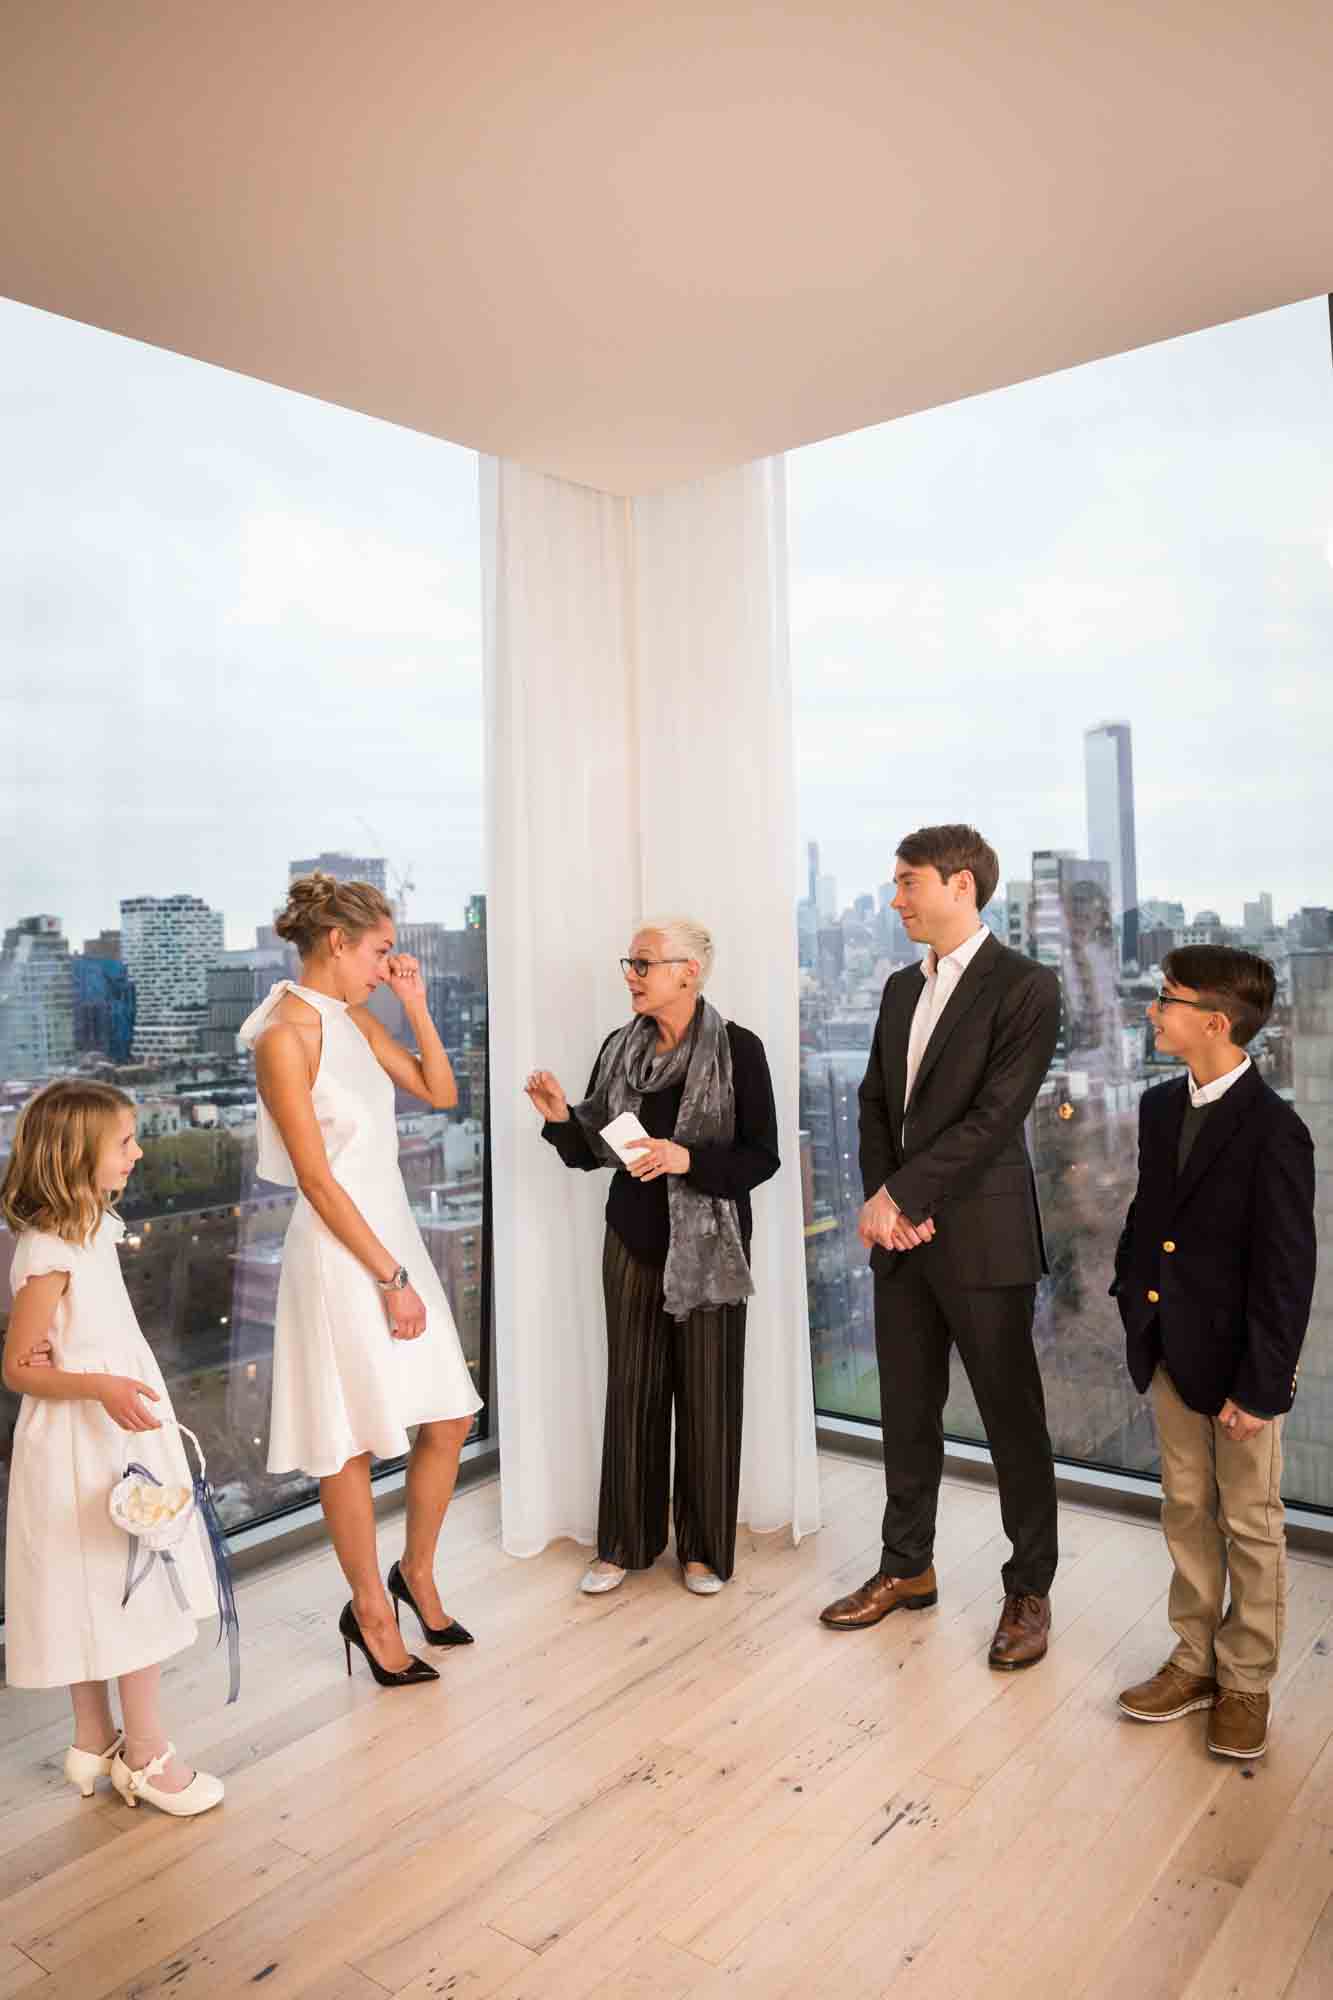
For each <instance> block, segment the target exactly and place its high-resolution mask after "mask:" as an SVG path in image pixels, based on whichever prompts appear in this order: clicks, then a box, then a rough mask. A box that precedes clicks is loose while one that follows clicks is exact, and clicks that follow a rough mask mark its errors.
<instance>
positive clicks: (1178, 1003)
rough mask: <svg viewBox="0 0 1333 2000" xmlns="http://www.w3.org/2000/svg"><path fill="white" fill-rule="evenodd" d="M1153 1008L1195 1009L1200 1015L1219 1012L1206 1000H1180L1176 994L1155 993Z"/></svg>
mask: <svg viewBox="0 0 1333 2000" xmlns="http://www.w3.org/2000/svg"><path fill="white" fill-rule="evenodd" d="M1153 1005H1154V1007H1197V1008H1198V1010H1199V1012H1200V1013H1201V1014H1216V1013H1218V1012H1219V1011H1220V1010H1219V1009H1218V1008H1216V1007H1214V1006H1213V1005H1212V1004H1211V1002H1210V1001H1207V1000H1182V999H1181V997H1180V995H1179V994H1178V993H1155V994H1154V995H1153Z"/></svg>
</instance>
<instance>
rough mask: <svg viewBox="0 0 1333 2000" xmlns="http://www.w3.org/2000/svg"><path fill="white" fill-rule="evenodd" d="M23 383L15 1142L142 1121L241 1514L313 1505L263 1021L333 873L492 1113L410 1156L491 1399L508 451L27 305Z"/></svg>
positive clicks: (10, 963) (152, 1188)
mask: <svg viewBox="0 0 1333 2000" xmlns="http://www.w3.org/2000/svg"><path fill="white" fill-rule="evenodd" d="M0 364H2V365H0V435H3V437H4V439H5V452H4V468H3V472H2V473H0V651H2V652H3V657H4V712H3V713H4V720H3V760H4V761H3V789H2V791H0V829H2V834H3V850H2V851H3V859H2V860H0V1155H3V1154H7V1152H8V1149H9V1144H10V1140H11V1138H12V1134H13V1128H14V1122H15V1119H16V1117H17V1115H18V1113H19V1111H20V1109H21V1108H22V1105H23V1103H24V1102H25V1100H26V1099H27V1098H28V1097H29V1096H30V1095H31V1094H32V1092H33V1091H34V1090H35V1089H36V1088H37V1087H38V1086H39V1085H40V1084H41V1083H42V1082H44V1081H45V1080H46V1079H47V1078H49V1077H51V1076H55V1075H62V1074H67V1073H71V1072H80V1073H85V1074H88V1075H93V1076H99V1077H105V1078H106V1079H108V1080H110V1081H113V1082H115V1083H117V1084H119V1085H120V1086H121V1087H122V1088H124V1089H125V1090H127V1091H128V1092H129V1093H130V1094H131V1095H132V1096H133V1097H134V1099H135V1100H136V1102H137V1104H138V1107H139V1123H140V1137H141V1142H142V1144H143V1148H144V1155H145V1157H144V1160H143V1162H142V1165H141V1166H140V1167H139V1169H138V1170H137V1172H136V1174H135V1176H134V1178H133V1180H132V1181H131V1183H130V1186H129V1189H128V1191H127V1194H126V1196H125V1199H124V1201H123V1203H122V1212H123V1214H124V1216H125V1218H126V1220H127V1222H128V1224H129V1233H128V1235H127V1238H126V1241H125V1244H124V1246H123V1249H122V1253H121V1255H122V1259H123V1266H124V1271H125V1276H126V1279H127V1282H128V1285H129V1289H130V1293H131V1296H132V1298H133V1300H134V1303H135V1306H136V1308H137V1310H138V1314H139V1318H140V1321H141V1323H142V1325H143V1328H144V1331H145V1333H146V1334H147V1336H148V1338H149V1340H150V1341H151V1342H152V1344H153V1346H154V1348H155V1350H156V1352H157V1354H158V1357H159V1359H160V1361H161V1363H162V1366H163V1369H164V1372H165V1374H166V1376H167V1380H168V1384H169V1386H170V1390H171V1394H172V1397H173V1399H174V1402H175V1407H176V1411H177V1414H178V1415H179V1417H180V1418H181V1419H182V1420H183V1421H184V1422H185V1423H187V1424H189V1425H191V1426H192V1427H193V1428H194V1429H195V1430H197V1431H198V1433H199V1434H200V1436H201V1438H202V1439H203V1441H204V1444H205V1448H206V1450H207V1452H208V1457H209V1467H210V1472H211V1474H212V1477H213V1480H214V1483H215V1486H216V1487H217V1490H218V1495H219V1500H220V1504H221V1511H222V1514H223V1517H224V1519H225V1520H226V1521H227V1522H228V1523H229V1524H232V1525H242V1524H245V1523H247V1522H251V1521H254V1520H256V1519H258V1518H261V1517H263V1516H264V1515H266V1514H271V1513H274V1512H275V1511H278V1510H280V1509H283V1508H285V1507H289V1506H292V1505H294V1504H298V1503H300V1502H301V1501H303V1500H305V1499H307V1498H308V1497H309V1488H308V1487H307V1485H306V1483H305V1482H304V1481H303V1480H302V1479H301V1478H300V1477H299V1476H298V1477H286V1478H274V1477H272V1476H271V1475H270V1474H269V1473H268V1472H267V1471H266V1470H265V1455H266V1452H265V1447H266V1441H267V1439H266V1433H267V1426H268V1397H269V1385H270V1377H271V1359H272V1334H273V1313H274V1304H275V1298H276V1290H277V1279H278V1267H279V1259H280V1252H281V1245H282V1238H283V1233H284V1230H285V1228H286V1224H287V1220H288V1217H289V1215H290V1213H291V1208H292V1202H293V1196H292V1194H291V1192H290V1191H288V1190H284V1189H281V1188H277V1187H273V1186H270V1185H268V1184H267V1183H264V1182H262V1181H259V1180H257V1179H256V1176H255V1171H254V1167H255V1085H254V1071H253V1065H252V1063H251V1062H250V1060H249V1059H248V1058H247V1057H246V1056H245V1055H244V1054H242V1053H241V1052H239V1051H238V1047H237V1042H236V1029H237V1027H238V1025H239V1024H240V1022H241V1021H242V1020H243V1019H244V1018H245V1016H246V1015H247V1014H248V1013H249V1012H250V1011H251V1009H252V1008H253V1007H254V1006H255V1005H256V1004H257V1002H258V1001H259V1000H260V999H262V998H263V997H264V995H265V994H266V993H267V992H268V991H269V989H270V988H271V987H272V985H273V984H274V982H275V981H277V980H279V979H282V978H285V977H288V976H289V975H290V974H291V973H292V971H293V970H294V966H293V962H292V960H291V958H290V955H289V953H288V951H287V949H286V948H285V947H284V946H283V944H282V943H281V941H280V940H279V939H278V938H277V937H276V935H275V934H274V932H273V929H272V924H273V916H274V912H275V910H276V909H277V908H278V907H279V906H280V905H281V903H282V902H283V900H284V898H285V892H286V885H287V882H288V880H289V878H290V876H291V875H292V874H293V873H295V872H298V871H302V870H305V869H306V868H308V867H310V866H318V867H322V868H325V869H327V870H329V871H330V872H332V873H334V874H340V875H343V876H348V877H360V878H368V879H370V880H372V881H374V882H375V883H376V884H377V885H378V886H380V887H381V888H382V889H383V890H384V891H385V893H386V894H387V895H388V896H389V897H390V898H391V899H392V901H393V903H394V905H395V908H396V911H397V917H398V934H399V944H400V948H401V949H403V950H406V951H410V952H412V953H414V954H415V955H416V956H417V958H418V959H419V960H420V961H421V965H422V968H423V971H424V973H425V976H426V980H427V984H428V989H429V994H430V1002H431V1007H432V1011H433V1013H434V1017H435V1020H436V1022H437V1024H438V1026H439V1028H440V1031H441V1033H442V1035H443V1037H444V1041H445V1044H446V1046H447V1048H448V1050H449V1053H450V1056H451V1057H452V1060H453V1065H454V1069H455V1071H456V1073H457V1077H458V1083H459V1092H460V1101H459V1106H458V1109H457V1110H456V1111H454V1112H450V1113H441V1112H434V1111H431V1110H429V1109H427V1108H426V1107H424V1106H422V1105H420V1104H417V1103H415V1102H413V1101H412V1100H409V1099H407V1098H400V1101H399V1105H398V1124H399V1133H400V1140H401V1159H402V1164H403V1171H404V1175H405V1178H406V1181H407V1184H408V1188H409V1191H410V1194H411V1196H412V1200H413V1204H414V1207H415V1209H416V1213H417V1216H418V1219H419V1221H420V1223H421V1227H422V1230H423V1234H424V1236H425V1240H426V1242H427V1244H428V1246H429V1249H430V1254H431V1256H432V1258H433V1260H434V1262H435V1264H436V1267H437V1269H438V1270H439V1272H440V1275H441V1278H442V1279H443V1281H444V1285H445V1288H446V1290H447V1292H448V1294H449V1297H450V1299H451V1301H452V1305H453V1310H454V1315H455V1318H456V1320H457V1323H458V1327H459V1332H460V1335H461V1338H462V1341H463V1347H464V1351H465V1353H466V1356H467V1359H468V1363H469V1366H470V1367H471V1369H472V1370H473V1373H474V1375H475V1377H476V1379H477V1381H478V1384H479V1386H480V1387H481V1389H482V1391H483V1393H485V1392H486V1387H487V1372H488V1371H487V1354H486V1311H485V1304H486V1254H485V1250H486V1246H485V1244H484V1242H483V1187H484V1182H485V1174H486V1159H485V1130H486V1102H485V1100H486V907H485V899H484V896H483V895H482V893H481V891H482V851H481V839H482V773H481V759H482V699H481V659H480V650H481V648H480V574H479V560H478V527H477V480H476V460H475V458H474V456H473V455H472V454H471V453H469V452H465V451H462V450H460V449H457V448H456V447H453V446H451V445H448V444H443V443H440V442H439V441H437V440H434V439H430V438H426V437H421V436H418V435H416V434H414V433H412V432H409V431H405V430H400V429H397V428H395V427H394V426H392V425H389V424H383V423H377V422H374V421H372V420H371V419H369V418H366V417H363V416H359V415H357V414H355V413H353V412H350V411H346V410H340V409H335V408H332V407H330V406H328V405H326V404H322V403H318V402H315V401H312V400H311V399H309V398H307V397H302V396H298V395H294V394H290V393H288V392H286V391H284V390H281V389H277V388H273V387H270V386H268V385H265V384H262V383H258V382H254V381H250V380H248V379H245V378H242V377H239V376H235V375H229V374H227V373H225V372H224V371H222V370H219V369H215V368H208V367H204V366H202V365H201V364H198V363H195V362H192V361H188V360H184V359H182V358H181V357H179V356H176V355H171V354H165V353H162V352H159V351H157V350H155V349H152V348H148V347H144V346H141V345H139V344H137V343H135V342H132V341H127V340H121V339H117V338H115V337H113V336H110V335H108V334H104V333H101V332H98V331H95V330H93V329H90V328H88V327H84V326H80V325H76V324H74V323H72V322H69V321H65V320H60V319H55V318H52V317H50V316H49V315H46V314H42V313H38V312H34V311H31V310H29V309H28V308H25V307H22V306H18V305H13V304H9V303H6V302H0ZM374 1004H375V1005H376V1007H377V1008H380V1009H383V1014H384V1018H385V1020H386V1021H387V1023H388V1025H389V1026H390V1027H391V1028H392V1029H394V1031H395V1032H399V1033H404V1034H405V1033H406V1025H405V1021H404V1019H403V1016H402V1014H401V1011H400V1010H399V1009H398V1007H397V1003H396V1002H395V1001H394V1000H393V999H392V997H391V996H390V995H388V994H381V995H377V996H376V997H375V1002H374ZM11 1250H12V1245H11V1244H10V1242H9V1239H8V1238H7V1237H4V1238H3V1239H0V1276H7V1274H8V1266H9V1257H10V1253H11ZM7 1297H8V1293H7V1290H3V1291H0V1304H3V1303H4V1301H5V1300H6V1299H7ZM14 1413H15V1405H14V1399H13V1398H12V1397H9V1396H5V1397H4V1400H3V1405H2V1406H0V1440H2V1441H3V1448H4V1450H5V1452H6V1454H7V1447H8V1439H9V1436H10V1433H11V1430H12V1424H13V1418H14ZM485 1422H486V1418H485V1415H484V1414H483V1416H482V1418H481V1419H480V1423H481V1424H482V1425H483V1426H484V1424H485Z"/></svg>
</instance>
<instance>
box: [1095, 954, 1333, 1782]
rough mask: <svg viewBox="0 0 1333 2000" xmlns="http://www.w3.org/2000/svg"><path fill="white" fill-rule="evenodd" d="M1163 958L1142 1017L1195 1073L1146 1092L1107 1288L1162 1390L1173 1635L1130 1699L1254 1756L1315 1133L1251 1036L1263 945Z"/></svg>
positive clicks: (1275, 1589)
mask: <svg viewBox="0 0 1333 2000" xmlns="http://www.w3.org/2000/svg"><path fill="white" fill-rule="evenodd" d="M1162 975H1163V979H1164V982H1165V984H1164V989H1163V991H1162V992H1161V993H1159V994H1158V996H1157V998H1156V1000H1154V1002H1153V1003H1152V1005H1151V1006H1150V1007H1149V1009H1148V1018H1149V1020H1150V1021H1151V1022H1152V1024H1153V1028H1154V1031H1155V1040H1156V1044H1157V1047H1158V1049H1159V1050H1161V1051H1162V1052H1163V1053H1165V1054H1168V1055H1174V1056H1176V1057H1178V1058H1179V1060H1180V1061H1181V1062H1183V1063H1185V1064H1186V1065H1187V1069H1188V1074H1187V1075H1186V1076H1184V1077H1181V1078H1179V1079H1178V1080H1176V1081H1175V1082H1172V1083H1163V1084H1159V1085H1158V1086H1157V1087H1156V1088H1155V1089H1153V1090H1149V1091H1147V1092H1145V1094H1144V1097H1143V1101H1142V1103H1141V1105H1140V1107H1139V1185H1138V1191H1137V1192H1136V1194H1135V1196H1134V1200H1133V1202H1132V1203H1131V1204H1130V1210H1129V1215H1128V1217H1127V1219H1126V1222H1125V1227H1124V1231H1123V1233H1122V1235H1121V1238H1120V1243H1119V1247H1118V1248H1117V1251H1116V1260H1115V1282H1114V1283H1113V1285H1112V1287H1111V1290H1112V1292H1113V1294H1114V1295H1115V1300H1116V1303H1117V1305H1118V1306H1119V1308H1120V1316H1121V1318H1122V1320H1123V1321H1124V1323H1125V1334H1126V1340H1127V1345H1128V1354H1129V1372H1130V1374H1131V1375H1132V1376H1133V1378H1134V1386H1135V1388H1136V1389H1138V1391H1139V1393H1140V1394H1141V1395H1142V1394H1143V1393H1144V1392H1145V1391H1147V1390H1148V1389H1149V1388H1151V1391H1152V1399H1153V1414H1154V1416H1155V1418H1156V1422H1157V1436H1158V1442H1159V1444H1160V1447H1161V1458H1162V1495H1163V1499H1162V1528H1163V1530H1164V1532H1165V1534H1166V1540H1167V1546H1168V1548H1169V1549H1170V1551H1171V1560H1172V1563H1173V1565H1174V1570H1175V1573H1174V1575H1173V1577H1172V1581H1171V1594H1170V1599H1169V1602H1168V1611H1167V1615H1168V1617H1169V1618H1170V1620H1171V1624H1172V1627H1173V1628H1174V1630H1175V1633H1176V1638H1177V1641H1178V1643H1177V1645H1176V1648H1175V1651H1174V1652H1173V1653H1172V1655H1171V1657H1170V1659H1169V1660H1168V1661H1167V1662H1166V1664H1165V1666H1163V1667H1162V1668H1161V1669H1160V1670H1159V1672H1157V1673H1156V1674H1154V1675H1153V1677H1152V1678H1151V1680H1147V1681H1143V1682H1141V1683H1140V1684H1139V1685H1138V1686H1136V1687H1132V1688H1126V1689H1125V1691H1124V1693H1123V1694H1122V1695H1121V1696H1120V1708H1121V1710H1122V1712H1123V1713H1124V1714H1125V1715H1128V1716H1131V1717H1133V1718H1134V1720H1135V1721H1139V1722H1174V1721H1175V1720H1176V1719H1177V1718H1178V1717H1179V1716H1182V1715H1189V1714H1190V1713H1191V1712H1192V1711H1193V1710H1195V1709H1206V1710H1208V1711H1209V1722H1208V1747H1209V1749H1210V1750H1212V1751H1214V1752H1215V1753H1216V1754H1217V1755H1218V1756H1223V1757H1247V1758H1248V1757H1260V1756H1262V1755H1263V1753H1264V1750H1265V1749H1266V1748H1267V1745H1268V1708H1269V1696H1268V1689H1269V1685H1270V1683H1271V1681H1272V1679H1273V1676H1274V1674H1275V1673H1276V1672H1277V1663H1278V1652H1279V1648H1280V1646H1281V1643H1282V1625H1283V1614H1284V1610H1285V1604H1286V1552H1285V1538H1284V1535H1283V1527H1282V1419H1283V1415H1284V1414H1285V1412H1286V1411H1287V1410H1289V1409H1290V1408H1291V1405H1292V1402H1293V1400H1294V1398H1295V1395H1296V1373H1297V1368H1298V1366H1299V1361H1300V1352H1301V1343H1302V1342H1303V1341H1304V1339H1305V1329H1306V1323H1307V1321H1308V1319H1309V1316H1310V1300H1311V1297H1312V1295H1313V1292H1314V1279H1315V1231H1314V1178H1315V1177H1314V1144H1313V1141H1312V1140H1311V1138H1310V1134H1309V1132H1308V1131H1307V1129H1306V1127H1305V1125H1304V1124H1303V1123H1302V1121H1301V1120H1300V1119H1299V1118H1298V1117H1297V1115H1296V1113H1295V1112H1294V1111H1293V1110H1292V1108H1291V1106H1290V1105H1289V1104H1285V1103H1284V1102H1283V1101H1282V1099H1281V1098H1280V1097H1279V1096H1278V1095H1277V1093H1276V1091H1273V1090H1270V1088H1269V1087H1268V1085H1267V1084H1266V1083H1265V1082H1264V1080H1263V1078H1262V1077H1261V1076H1260V1074H1259V1072H1258V1070H1257V1069H1255V1067H1254V1065H1253V1064H1252V1063H1251V1061H1250V1059H1249V1057H1248V1056H1247V1055H1246V1053H1245V1049H1246V1045H1247V1043H1249V1042H1250V1041H1251V1040H1252V1039H1253V1037H1254V1036H1255V1035H1256V1034H1257V1032H1258V1030H1259V1029H1260V1028H1261V1027H1262V1026H1263V1024H1264V1022H1265V1021H1266V1020H1267V1019H1268V1016H1269V1014H1270V1013H1271V1011H1272V1006H1273V996H1274V992H1275V988H1276V982H1275V980H1274V977H1273V968H1272V966H1271V965H1269V963H1268V961H1267V960H1266V959H1263V958H1257V957H1256V956H1255V955H1254V954H1253V953H1252V952H1248V951H1234V950H1232V949H1230V948H1229V947H1227V946H1223V945H1189V946H1186V947H1184V948H1183V949H1181V950H1179V951H1173V952H1170V953H1169V954H1168V955H1167V957H1166V958H1165V960H1164V961H1163V964H1162ZM1228 1578H1229V1579H1230V1586H1231V1601H1230V1604H1229V1605H1226V1604H1225V1598H1226V1590H1227V1582H1228Z"/></svg>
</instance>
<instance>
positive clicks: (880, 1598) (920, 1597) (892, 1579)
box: [819, 1563, 939, 1632]
mask: <svg viewBox="0 0 1333 2000" xmlns="http://www.w3.org/2000/svg"><path fill="white" fill-rule="evenodd" d="M938 1602H939V1591H938V1589H937V1588H936V1585H935V1567H934V1564H933V1563H932V1565H931V1567H930V1568H929V1569H923V1570H922V1572H921V1574H920V1576H881V1575H880V1573H879V1571H878V1570H876V1572H875V1574H874V1575H873V1576H868V1577H867V1578H866V1580H865V1582H864V1583H863V1584H862V1585H861V1588H860V1589H859V1590H854V1591H852V1592H851V1594H850V1596H848V1597H839V1598H835V1600H834V1601H833V1603H832V1604H826V1605H825V1606H824V1609H823V1610H822V1611H821V1612H820V1614H819V1622H820V1624H821V1625H827V1626H829V1627H830V1628H831V1630H833V1631H834V1632H859V1631H861V1630H862V1628H863V1627H864V1626H866V1625H878V1623H879V1621H880V1619H881V1618H887V1617H888V1615H889V1613H890V1612H891V1611H927V1610H929V1608H930V1606H931V1605H932V1604H938Z"/></svg>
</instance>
